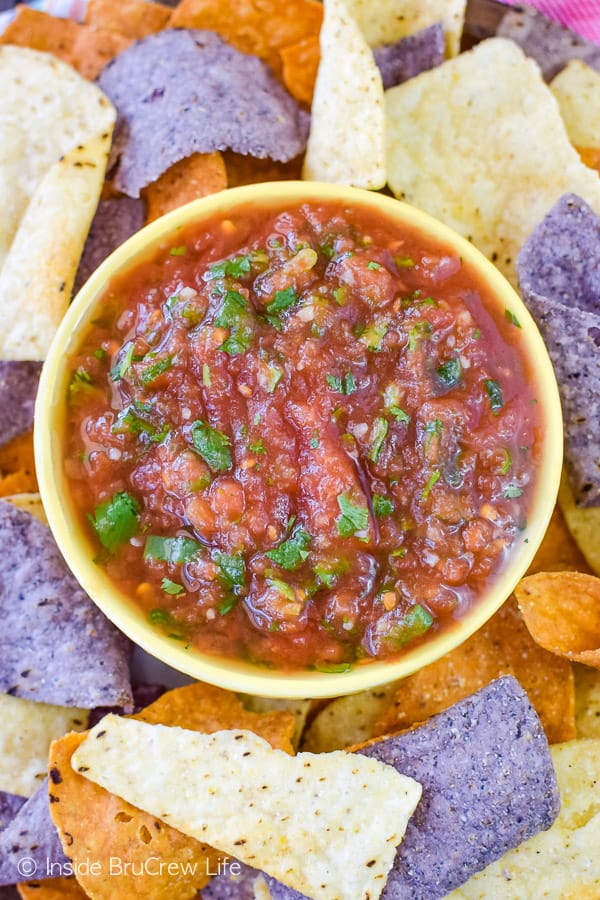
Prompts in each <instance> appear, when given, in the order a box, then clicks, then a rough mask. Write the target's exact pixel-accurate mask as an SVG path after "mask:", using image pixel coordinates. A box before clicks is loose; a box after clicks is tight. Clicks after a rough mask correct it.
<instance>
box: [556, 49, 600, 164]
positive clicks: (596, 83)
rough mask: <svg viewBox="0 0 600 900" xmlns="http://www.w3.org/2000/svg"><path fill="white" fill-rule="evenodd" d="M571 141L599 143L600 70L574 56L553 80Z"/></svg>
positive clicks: (589, 143)
mask: <svg viewBox="0 0 600 900" xmlns="http://www.w3.org/2000/svg"><path fill="white" fill-rule="evenodd" d="M550 89H551V90H552V93H553V94H554V96H555V97H556V100H557V101H558V105H559V107H560V114H561V116H562V118H563V122H564V123H565V126H566V129H567V134H568V135H569V138H570V140H571V143H572V144H575V145H577V146H578V147H600V72H596V70H595V69H591V68H590V67H589V66H586V64H585V63H584V62H582V61H581V60H580V59H574V60H572V61H571V62H570V63H569V65H568V66H566V68H564V69H563V70H562V72H559V74H558V75H557V76H556V78H554V79H553V81H551V82H550Z"/></svg>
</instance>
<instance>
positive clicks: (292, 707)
mask: <svg viewBox="0 0 600 900" xmlns="http://www.w3.org/2000/svg"><path fill="white" fill-rule="evenodd" d="M240 699H241V701H242V703H243V704H244V706H245V708H246V709H249V710H250V711H251V712H257V713H265V712H274V711H275V710H282V709H283V710H287V711H288V712H291V714H292V715H293V717H294V719H295V721H296V724H295V728H294V737H293V739H292V743H293V745H294V747H296V748H297V747H299V745H300V739H301V738H302V734H303V732H304V726H305V725H306V718H307V716H308V714H309V712H310V707H311V703H312V701H311V700H281V699H274V698H271V697H255V696H254V695H253V694H246V695H245V696H242V697H241V698H240Z"/></svg>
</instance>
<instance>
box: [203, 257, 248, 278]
mask: <svg viewBox="0 0 600 900" xmlns="http://www.w3.org/2000/svg"><path fill="white" fill-rule="evenodd" d="M251 270H252V260H251V258H250V256H249V255H246V256H235V257H233V259H224V260H223V261H222V262H219V263H215V264H214V265H213V266H211V267H210V269H209V275H210V277H211V278H225V277H226V276H227V275H229V276H230V277H231V278H243V276H244V275H248V273H249V272H250V271H251Z"/></svg>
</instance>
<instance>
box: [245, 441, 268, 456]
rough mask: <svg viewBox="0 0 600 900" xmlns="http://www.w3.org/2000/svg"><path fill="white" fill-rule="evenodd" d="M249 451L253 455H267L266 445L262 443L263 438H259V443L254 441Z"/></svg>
mask: <svg viewBox="0 0 600 900" xmlns="http://www.w3.org/2000/svg"><path fill="white" fill-rule="evenodd" d="M248 450H249V451H250V452H251V453H266V452H267V451H266V450H265V445H264V444H263V442H262V438H259V439H258V440H257V441H254V443H253V444H250V445H249V446H248Z"/></svg>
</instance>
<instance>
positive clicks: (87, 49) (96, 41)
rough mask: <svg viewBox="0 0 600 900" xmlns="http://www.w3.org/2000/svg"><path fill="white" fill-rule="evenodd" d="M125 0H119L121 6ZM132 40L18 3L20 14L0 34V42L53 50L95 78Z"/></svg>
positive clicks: (53, 53)
mask: <svg viewBox="0 0 600 900" xmlns="http://www.w3.org/2000/svg"><path fill="white" fill-rule="evenodd" d="M121 3H122V0H119V6H120V5H121ZM130 43H131V41H129V40H127V38H125V37H123V36H122V35H120V34H114V33H112V32H110V31H97V30H96V29H94V28H88V27H87V26H86V25H79V24H78V23H77V22H74V21H73V20H72V19H59V18H57V17H56V16H51V15H48V14H47V13H44V12H38V10H35V9H31V7H29V6H24V5H22V4H19V6H18V8H17V15H16V16H15V18H14V19H13V20H12V22H9V24H8V25H7V27H6V29H5V30H4V32H3V33H2V34H1V35H0V44H14V45H16V46H18V47H30V48H31V49H32V50H41V51H43V52H44V53H51V54H52V55H53V56H55V57H57V58H58V59H62V61H63V62H65V63H68V64H69V65H70V66H73V68H74V69H77V71H78V72H79V74H80V75H83V77H84V78H87V79H89V80H90V81H94V79H95V78H97V77H98V75H99V74H100V72H101V71H102V69H103V68H104V66H105V65H106V63H107V62H109V60H111V59H113V57H115V56H117V54H119V53H122V52H123V50H125V48H126V47H128V46H129V44H130Z"/></svg>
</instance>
